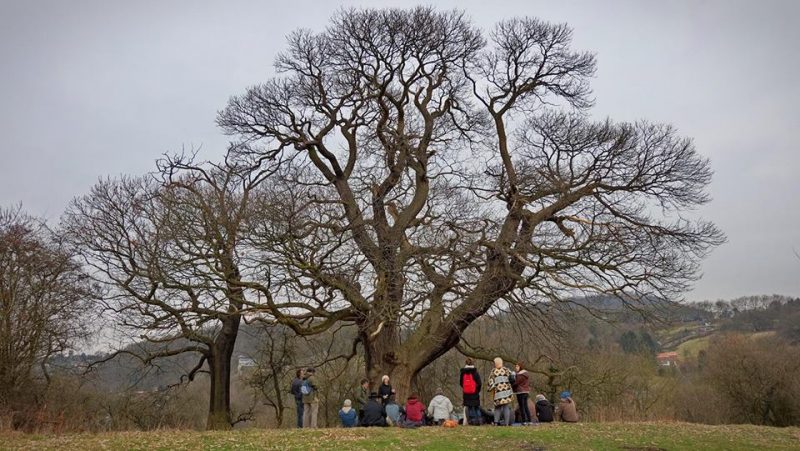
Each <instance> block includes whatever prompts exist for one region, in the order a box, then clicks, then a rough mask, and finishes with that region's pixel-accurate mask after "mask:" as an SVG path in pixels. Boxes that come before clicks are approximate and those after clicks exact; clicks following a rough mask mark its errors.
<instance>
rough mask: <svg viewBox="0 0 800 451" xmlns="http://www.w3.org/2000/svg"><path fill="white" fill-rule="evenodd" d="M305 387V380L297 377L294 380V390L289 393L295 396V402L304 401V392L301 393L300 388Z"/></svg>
mask: <svg viewBox="0 0 800 451" xmlns="http://www.w3.org/2000/svg"><path fill="white" fill-rule="evenodd" d="M302 386H303V379H300V378H299V377H295V378H294V379H292V388H291V390H289V392H290V393H291V394H292V395H294V399H295V401H302V400H303V392H301V391H300V387H302Z"/></svg>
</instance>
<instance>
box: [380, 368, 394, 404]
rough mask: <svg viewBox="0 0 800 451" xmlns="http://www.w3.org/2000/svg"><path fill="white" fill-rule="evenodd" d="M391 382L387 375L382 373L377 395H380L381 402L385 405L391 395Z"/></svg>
mask: <svg viewBox="0 0 800 451" xmlns="http://www.w3.org/2000/svg"><path fill="white" fill-rule="evenodd" d="M392 392H393V390H392V384H390V383H389V376H388V375H384V376H383V377H382V378H381V386H380V387H378V395H380V397H381V402H382V403H383V404H384V405H386V402H387V401H389V398H390V397H391V396H392Z"/></svg>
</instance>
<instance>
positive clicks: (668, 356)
mask: <svg viewBox="0 0 800 451" xmlns="http://www.w3.org/2000/svg"><path fill="white" fill-rule="evenodd" d="M656 359H658V360H678V353H677V352H662V353H660V354H658V355H657V356H656Z"/></svg>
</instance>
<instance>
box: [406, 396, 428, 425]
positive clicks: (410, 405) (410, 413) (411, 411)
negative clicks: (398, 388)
mask: <svg viewBox="0 0 800 451" xmlns="http://www.w3.org/2000/svg"><path fill="white" fill-rule="evenodd" d="M424 424H425V404H423V403H422V401H420V400H419V399H418V398H417V395H415V394H412V395H411V396H409V397H408V401H406V420H405V422H404V423H403V425H404V426H411V427H414V426H422V425H424Z"/></svg>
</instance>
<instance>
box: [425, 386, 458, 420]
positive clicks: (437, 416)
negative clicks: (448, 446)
mask: <svg viewBox="0 0 800 451" xmlns="http://www.w3.org/2000/svg"><path fill="white" fill-rule="evenodd" d="M452 411H453V403H452V402H450V399H448V398H447V396H445V395H444V391H443V390H442V389H441V388H437V389H436V396H434V397H433V399H431V403H430V404H428V415H430V416H432V417H433V421H434V422H435V423H436V424H437V425H441V424H442V423H444V420H449V419H450V413H451V412H452Z"/></svg>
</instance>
